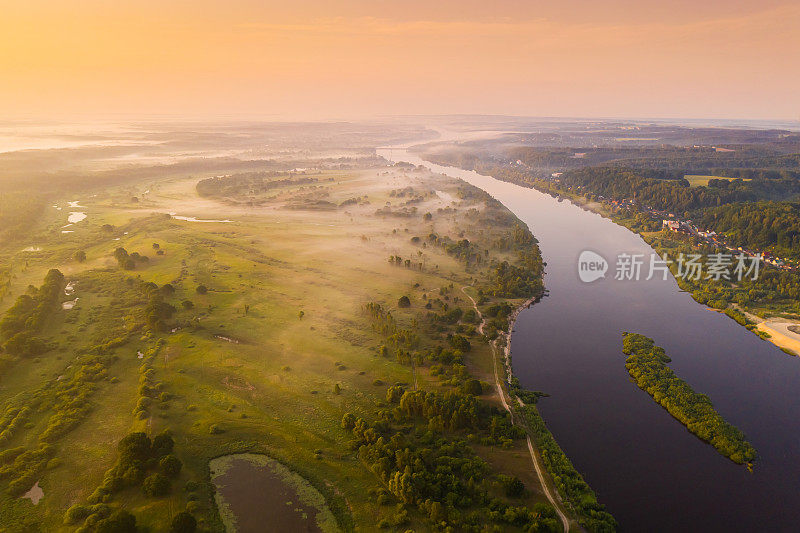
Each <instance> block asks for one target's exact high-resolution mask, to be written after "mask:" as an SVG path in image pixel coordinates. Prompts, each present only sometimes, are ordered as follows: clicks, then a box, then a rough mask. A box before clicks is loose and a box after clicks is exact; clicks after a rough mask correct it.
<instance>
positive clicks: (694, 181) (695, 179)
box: [683, 174, 750, 187]
mask: <svg viewBox="0 0 800 533" xmlns="http://www.w3.org/2000/svg"><path fill="white" fill-rule="evenodd" d="M683 179H685V180H686V181H688V182H689V185H690V186H692V187H708V181H709V180H726V181H733V180H734V179H736V178H726V177H725V176H700V175H697V174H687V175H686V176H684V177H683ZM742 181H750V180H749V179H747V178H745V179H743V180H742Z"/></svg>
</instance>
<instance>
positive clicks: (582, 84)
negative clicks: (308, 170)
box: [0, 0, 800, 120]
mask: <svg viewBox="0 0 800 533" xmlns="http://www.w3.org/2000/svg"><path fill="white" fill-rule="evenodd" d="M0 12H2V13H3V16H2V17H0V117H20V116H22V117H34V118H38V117H56V116H57V117H77V116H80V117H92V118H99V117H104V116H127V115H131V116H153V115H168V116H186V117H194V118H205V117H209V118H210V117H223V116H237V117H246V118H258V119H276V120H294V119H301V120H309V119H312V120H313V119H342V118H365V117H376V116H377V117H380V116H386V115H409V114H412V115H416V114H456V113H465V114H506V115H526V116H546V117H625V118H635V117H642V118H655V117H661V118H735V119H779V120H800V68H798V66H800V2H797V1H796V0H793V1H791V2H786V1H783V0H758V1H751V0H724V1H723V0H703V1H699V0H693V1H689V0H659V1H655V0H638V1H634V0H606V1H604V2H598V1H596V0H595V1H583V0H559V1H558V2H552V1H548V2H543V1H539V0H494V1H491V2H487V1H485V0H483V1H474V0H440V1H436V0H425V1H421V0H404V1H388V0H357V1H345V2H333V1H331V0H325V1H323V0H293V1H286V0H282V1H280V2H274V1H270V0H268V1H263V0H262V1H256V0H225V1H218V0H217V1H212V0H193V1H187V0H158V1H156V0H136V1H133V0H115V1H113V2H109V1H108V0H102V1H100V0H68V1H67V0H25V1H22V0H0Z"/></svg>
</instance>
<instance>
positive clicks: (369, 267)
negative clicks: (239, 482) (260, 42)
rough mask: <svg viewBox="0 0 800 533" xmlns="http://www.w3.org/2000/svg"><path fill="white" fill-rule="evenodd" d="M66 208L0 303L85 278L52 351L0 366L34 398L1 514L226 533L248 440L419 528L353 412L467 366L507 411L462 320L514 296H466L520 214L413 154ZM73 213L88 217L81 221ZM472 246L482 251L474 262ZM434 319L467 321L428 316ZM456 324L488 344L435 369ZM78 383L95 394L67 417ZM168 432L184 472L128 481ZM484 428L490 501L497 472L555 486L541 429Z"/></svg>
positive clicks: (28, 249) (380, 515) (327, 492)
mask: <svg viewBox="0 0 800 533" xmlns="http://www.w3.org/2000/svg"><path fill="white" fill-rule="evenodd" d="M69 200H70V201H73V202H75V201H77V203H75V204H74V205H79V206H80V208H78V207H69V206H68V205H67V204H66V199H65V201H64V202H59V203H57V204H54V206H52V207H48V208H47V209H46V210H45V211H44V214H43V215H42V217H41V218H40V220H39V221H38V223H37V225H36V227H37V231H31V232H30V236H29V237H27V236H26V239H24V240H22V241H18V244H17V247H16V249H15V250H14V251H13V252H11V253H8V254H6V255H5V257H4V260H5V261H4V264H7V265H10V271H9V274H8V281H7V283H8V284H7V286H6V287H5V288H6V292H7V294H6V295H5V297H4V298H3V300H2V301H1V302H0V306H2V309H0V310H2V311H6V310H8V309H9V308H10V307H11V306H12V304H14V302H15V297H16V296H17V295H19V294H22V293H23V292H25V291H26V289H25V287H27V286H29V285H33V286H39V285H40V284H41V283H42V279H43V278H44V276H45V274H46V273H47V272H48V270H49V269H58V270H59V271H60V272H62V273H63V275H64V280H65V281H64V282H65V283H69V284H70V287H71V288H72V289H74V292H70V294H62V295H61V296H60V300H63V301H70V302H74V307H72V308H70V309H62V308H59V309H57V310H55V311H53V312H52V313H51V315H50V316H48V317H47V320H46V322H45V324H44V325H43V326H42V329H41V330H40V331H39V332H38V333H37V335H38V336H39V337H41V338H43V339H45V340H46V342H47V343H49V344H47V346H46V347H45V348H44V349H43V351H41V352H40V353H35V354H33V355H30V356H23V357H14V356H13V355H10V354H3V355H2V357H3V359H2V361H0V363H1V364H2V367H0V376H1V377H0V387H1V388H0V407H1V408H2V409H3V412H5V411H8V410H12V411H8V412H12V414H13V412H15V411H13V409H17V408H24V407H26V406H30V407H32V408H31V409H28V410H27V411H26V414H25V417H24V419H23V420H21V421H20V424H18V425H17V427H15V428H14V431H13V432H10V433H9V436H8V439H7V441H6V442H4V449H5V450H18V452H12V453H7V452H3V454H0V463H2V464H4V465H5V466H6V467H7V468H6V469H5V472H4V474H3V473H0V485H5V484H6V483H11V484H12V485H13V487H16V489H12V490H4V492H3V496H2V500H0V509H2V511H0V517H2V521H3V523H4V524H13V525H14V526H13V527H14V528H20V529H24V528H25V527H26V526H25V524H28V525H29V526H30V527H43V528H44V529H47V530H54V529H58V528H60V527H61V528H64V529H65V530H71V529H74V528H75V527H77V526H80V525H81V523H82V522H83V516H84V515H89V516H90V518H91V516H95V517H97V518H94V519H92V520H95V521H96V520H97V519H100V518H103V516H104V515H103V513H106V515H107V513H108V512H107V511H103V509H102V508H98V507H97V506H98V505H100V506H103V505H108V506H109V507H108V508H109V509H115V508H116V507H117V506H121V507H122V508H124V509H125V510H126V511H128V512H130V513H132V514H133V515H134V516H135V517H136V520H137V524H139V525H140V526H146V527H149V528H151V530H154V531H162V530H166V529H168V526H169V523H170V521H171V520H172V518H173V517H174V516H175V515H176V514H177V513H178V512H180V511H183V510H187V511H188V512H190V513H191V514H192V515H193V516H194V517H195V518H196V519H197V520H198V523H199V526H200V528H201V529H202V530H208V531H221V530H222V523H221V521H220V517H219V514H218V512H217V509H216V507H215V505H214V502H213V497H212V494H213V489H212V486H211V485H210V478H209V467H208V463H209V461H210V460H211V459H213V458H215V457H219V456H223V455H228V454H235V453H263V454H266V455H268V456H270V457H272V458H273V459H276V460H278V461H280V462H281V463H283V464H284V465H286V466H287V467H288V468H289V469H290V470H292V471H294V472H296V473H298V474H300V475H301V476H303V477H304V478H305V479H306V480H307V481H308V482H309V483H311V484H312V485H313V486H314V487H315V488H316V489H317V490H318V491H319V492H320V493H321V494H323V495H324V496H325V499H326V502H327V505H328V506H329V508H330V510H331V511H332V513H333V514H334V516H335V517H336V519H337V521H338V523H339V526H340V527H341V528H342V529H345V530H349V529H352V528H356V529H370V528H372V527H374V526H375V524H376V523H379V522H381V521H382V520H383V521H384V522H385V523H386V524H391V523H397V524H401V525H403V527H404V528H407V527H414V524H422V523H423V522H420V520H421V518H420V517H419V515H417V514H415V512H413V510H412V508H411V507H409V509H408V510H412V512H411V513H410V514H409V513H408V510H405V509H403V510H398V509H399V508H396V504H397V505H400V506H401V507H404V506H403V504H402V502H396V501H395V503H391V501H392V500H393V499H394V498H393V497H392V496H391V495H389V496H383V497H381V498H377V496H379V495H380V494H383V493H384V492H385V491H384V488H383V487H382V485H381V483H380V482H379V479H378V478H376V475H375V474H374V473H373V472H371V471H370V469H369V468H367V467H366V466H365V464H364V463H363V462H362V461H361V460H359V458H358V456H357V455H356V454H354V453H353V449H352V448H351V447H350V444H349V442H350V440H351V437H350V436H349V435H348V431H347V430H346V429H344V428H343V427H342V417H343V415H345V414H346V413H350V414H351V415H354V416H356V417H363V418H364V419H365V420H372V419H374V417H375V413H376V411H377V410H378V409H381V408H385V407H386V401H387V387H390V386H393V385H399V386H400V387H402V388H404V389H412V390H431V391H439V390H445V391H446V390H448V389H453V388H455V389H459V388H463V387H464V386H465V383H467V381H469V379H470V376H474V377H475V378H477V380H474V379H473V381H475V382H476V383H479V382H480V381H482V382H483V385H482V387H479V388H478V392H477V394H478V396H481V397H483V398H485V399H486V400H487V401H488V402H489V404H490V405H495V406H498V405H499V402H498V399H497V397H496V395H495V393H496V391H495V389H494V388H493V387H492V386H490V385H489V384H490V383H491V382H493V380H494V377H493V370H492V368H493V366H492V365H493V363H492V352H491V350H490V348H489V345H488V344H487V343H486V341H485V340H483V337H482V336H481V335H479V334H478V333H477V332H476V329H475V324H474V320H475V318H474V314H473V318H470V320H472V321H473V322H472V324H470V321H469V320H465V319H459V317H463V316H465V315H466V314H467V313H468V312H469V313H474V311H473V310H472V303H471V302H470V300H469V299H468V298H466V297H465V294H464V292H463V291H462V288H464V287H469V292H470V293H471V294H473V295H475V296H478V295H479V294H480V296H479V297H480V298H482V300H481V304H482V305H489V304H491V303H492V301H505V300H503V299H499V300H498V299H494V300H493V299H492V298H490V297H489V294H488V293H487V294H486V295H485V296H484V295H483V290H481V291H480V293H478V292H476V291H475V289H473V288H472V287H471V286H473V285H475V286H476V287H479V286H485V284H486V279H487V275H488V272H490V271H491V269H492V266H491V265H496V264H497V262H498V261H512V262H513V261H515V260H516V252H514V249H513V247H510V246H509V244H508V239H509V237H508V234H509V232H510V231H511V229H513V225H514V224H515V223H516V219H515V218H514V217H513V216H512V215H510V213H508V212H507V211H506V210H505V208H503V207H502V206H499V205H496V204H495V203H493V201H491V200H490V199H488V197H486V196H485V195H484V193H482V192H480V191H478V190H477V189H473V188H472V187H470V186H467V185H466V184H464V183H460V182H457V181H455V180H452V179H449V178H445V177H442V176H434V175H431V174H430V173H429V172H427V171H424V170H421V169H415V168H412V167H403V166H395V167H386V166H379V167H375V168H362V169H357V170H347V171H338V170H308V171H305V170H304V171H298V172H273V173H266V174H264V173H260V174H259V173H252V174H243V175H234V177H232V178H231V177H227V178H211V179H204V180H201V179H199V178H185V177H182V178H176V179H168V180H159V181H153V182H144V183H143V184H141V185H137V186H135V187H132V186H113V187H108V188H106V189H102V190H99V191H98V192H96V193H93V194H92V195H90V196H88V197H87V196H82V197H79V198H69ZM59 207H61V209H58V208H59ZM70 211H80V212H82V213H85V214H86V219H85V220H82V221H80V222H78V223H75V224H73V225H71V226H68V227H67V228H64V226H65V225H66V224H67V222H65V218H66V217H67V214H68V212H70ZM170 213H171V214H172V215H173V216H171V215H170ZM174 217H178V218H174ZM489 222H491V223H489ZM65 229H66V230H67V231H69V233H62V232H63V231H65ZM465 239H469V240H468V241H464V240H465ZM464 242H467V243H468V245H469V246H472V247H473V248H474V250H473V251H472V252H469V253H468V255H466V256H464V255H463V253H464V252H463V250H462V248H463V247H464V246H467V245H464V244H463V243H464ZM469 243H472V244H469ZM120 249H123V251H122V252H120ZM484 249H485V253H484V252H483V251H482V250H484ZM475 250H477V251H478V252H480V253H476V252H475ZM490 250H491V252H490ZM76 252H82V254H80V253H76ZM459 254H462V255H459ZM84 255H85V257H84ZM464 257H466V261H465V260H464ZM29 292H30V291H29ZM145 295H149V296H145ZM401 297H405V302H403V300H402V299H401ZM75 298H77V300H75ZM506 300H507V299H506ZM519 301H521V298H516V299H514V298H511V300H510V302H511V303H512V304H514V303H515V302H519ZM368 304H370V305H373V304H379V305H380V306H382V309H383V310H385V311H386V312H389V313H391V316H392V320H393V321H394V323H395V324H396V325H395V326H393V327H396V328H401V327H402V328H410V330H413V331H418V332H419V337H420V338H419V339H418V340H417V341H415V343H416V344H415V346H417V350H418V351H417V352H414V353H417V354H418V355H416V356H415V357H416V359H417V360H416V363H415V362H414V361H413V360H411V358H412V357H413V356H412V355H411V354H410V352H409V355H404V352H402V351H400V352H397V356H396V357H395V355H394V354H392V353H387V350H386V345H387V339H386V336H385V335H384V334H383V333H382V332H381V330H380V329H379V328H378V327H377V326H376V323H375V321H374V318H373V317H370V315H369V313H367V312H365V306H367V305H368ZM162 311H163V315H164V316H161V315H160V313H162ZM437 311H438V312H444V311H447V312H448V313H449V314H448V315H447V316H452V317H455V319H454V320H455V321H454V322H450V323H451V324H454V325H453V326H442V325H438V326H437V325H435V324H434V326H432V327H426V328H421V327H419V325H418V321H420V320H423V318H424V317H425V316H426V314H428V316H430V313H434V314H435V313H436V312H437ZM456 311H457V312H456ZM155 315H158V316H155ZM436 316H439V315H436ZM498 316H499V315H498ZM448 320H449V319H448ZM153 321H155V322H156V323H157V324H160V329H159V328H158V327H151V326H152V322H153ZM498 327H499V326H498ZM454 336H455V337H458V338H462V339H465V340H464V341H459V342H463V343H466V346H467V347H468V348H471V349H470V350H469V351H468V352H465V353H464V356H463V363H464V365H466V366H464V367H462V366H461V365H460V363H459V364H454V365H453V366H452V368H451V366H450V363H447V364H444V365H443V364H441V363H435V361H434V362H431V361H428V360H427V359H425V360H423V355H421V353H422V352H420V351H419V350H423V349H424V350H430V349H433V348H436V347H437V346H439V348H438V352H436V350H434V351H433V352H426V353H432V354H435V353H439V352H441V351H442V348H441V346H443V345H444V346H448V342H449V341H448V339H452V338H454ZM452 342H453V343H454V345H455V341H452ZM457 353H460V352H457ZM425 357H428V356H425ZM437 357H438V356H437ZM448 357H451V356H448ZM459 357H460V356H459ZM409 363H410V364H409ZM91 365H94V366H93V367H91V368H95V370H96V374H94V375H93V377H92V378H91V379H88V378H86V377H85V372H86V368H87V367H90V366H91ZM459 368H463V370H459ZM478 380H479V381H478ZM65 383H68V386H69V388H68V389H67V388H65V387H67V385H64V384H65ZM59 387H62V388H64V390H61V389H59ZM481 389H482V390H481ZM67 392H68V393H70V394H76V393H77V394H79V397H80V398H81V399H82V405H81V406H78V405H72V404H70V405H65V406H64V407H63V409H61V410H58V406H59V405H60V404H59V401H61V399H63V398H64V397H65V396H64V395H65V394H66V393H67ZM54 409H55V410H54ZM57 416H64V417H69V420H70V424H69V425H68V426H67V427H65V428H64V431H62V432H59V433H58V434H57V436H56V437H54V438H51V439H47V444H46V445H47V449H46V450H45V451H42V454H44V455H43V457H44V460H39V461H38V462H37V461H35V460H29V457H28V455H25V453H24V452H23V450H40V451H41V450H44V449H43V448H42V446H44V444H42V443H43V442H44V441H43V434H44V432H46V431H47V428H48V427H49V425H52V424H53V423H54V417H57ZM409 427H410V426H409ZM165 430H167V431H168V433H169V435H171V439H172V440H173V441H174V448H172V446H171V449H174V451H173V452H172V453H171V454H170V455H174V456H176V457H177V458H178V459H179V460H180V462H182V465H183V466H182V469H179V473H178V474H176V475H175V476H174V479H172V480H171V481H170V484H169V486H168V491H167V493H165V494H164V495H163V496H161V497H153V496H152V495H148V494H146V493H147V489H145V494H143V493H142V491H141V490H139V489H138V488H137V485H136V483H138V482H136V481H134V482H132V483H131V484H128V485H124V484H123V486H122V487H120V488H114V487H115V483H116V484H117V485H119V484H121V482H119V483H117V482H115V481H113V479H111V478H109V475H111V474H109V473H108V472H110V471H119V463H118V461H120V460H121V459H119V458H118V455H117V452H116V448H117V443H118V442H119V441H120V440H121V439H123V437H125V435H128V434H131V433H135V432H144V433H146V434H147V435H149V436H151V437H155V436H157V435H160V434H161V433H162V432H163V431H165ZM470 438H473V437H470ZM474 439H475V442H474V445H473V450H474V452H471V453H476V454H477V455H476V458H482V459H477V460H485V461H487V462H488V465H491V469H492V471H493V472H494V474H493V475H492V476H490V477H489V478H487V483H488V485H487V487H489V489H488V490H489V491H490V492H496V491H499V492H498V494H500V493H502V489H501V488H500V487H501V486H502V483H503V481H502V479H504V478H502V475H505V476H507V477H508V478H509V479H510V478H511V477H512V476H517V477H518V478H519V479H520V480H521V481H522V485H524V486H525V487H526V490H525V492H524V494H525V495H524V497H521V498H520V497H518V498H517V500H518V501H517V505H532V504H533V503H534V502H537V501H542V500H543V499H544V498H543V496H542V495H541V493H540V489H539V487H538V480H537V479H536V476H535V473H534V472H533V470H532V468H531V464H530V457H529V455H528V452H527V449H526V448H525V447H524V440H523V441H519V440H516V441H513V442H512V441H510V440H509V441H508V442H506V443H505V444H504V445H503V446H497V445H494V444H492V442H494V441H492V440H491V439H488V440H487V439H485V438H484V441H485V442H481V441H480V439H478V438H477V437H474ZM153 442H154V443H155V441H153ZM498 442H500V441H498ZM504 442H505V441H504ZM154 445H155V444H154ZM37 447H38V448H37ZM20 454H21V455H20ZM37 457H38V456H37ZM34 459H35V458H34ZM148 464H152V460H151V463H147V462H145V463H144V465H145V466H144V467H143V468H144V470H145V472H144V474H143V475H145V474H150V473H151V472H153V470H151V469H150V468H151V467H149V466H147V465H148ZM155 468H156V469H158V467H155ZM110 469H111V470H110ZM115 469H116V470H115ZM20 472H22V474H20ZM495 475H501V477H500V478H498V477H494V476H495ZM152 476H155V474H152V475H151V477H152ZM112 477H113V476H112ZM110 479H111V480H110ZM122 479H124V475H123V478H122ZM147 479H150V478H147ZM34 481H38V482H39V486H40V487H41V488H42V489H43V491H44V497H43V498H42V499H41V501H40V502H39V503H38V504H37V505H36V506H34V505H33V504H32V502H31V501H30V500H29V499H24V498H20V495H21V494H20V491H21V489H22V488H25V489H27V488H30V487H27V485H28V484H30V485H33V482H34ZM139 482H140V481H139ZM145 483H147V480H145ZM522 485H521V486H522ZM491 487H496V488H491ZM520 494H522V493H520ZM106 502H107V504H106ZM378 502H379V503H378ZM387 505H388V506H387ZM73 506H75V507H73ZM92 506H94V507H92ZM70 508H72V509H70ZM68 509H70V513H67V518H66V520H65V513H66V512H67V510H68ZM98 509H99V510H98ZM92 513H97V514H94V515H93V514H92ZM397 513H400V514H397ZM397 516H401V517H402V518H397ZM88 520H89V519H88V518H87V522H86V524H88V523H89V522H88ZM86 524H85V525H84V527H89V529H90V530H91V527H90V526H87V525H86ZM398 527H399V526H398ZM509 527H511V525H509Z"/></svg>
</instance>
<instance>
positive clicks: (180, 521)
mask: <svg viewBox="0 0 800 533" xmlns="http://www.w3.org/2000/svg"><path fill="white" fill-rule="evenodd" d="M196 530H197V520H195V519H194V517H193V516H192V515H190V514H189V513H187V512H186V511H181V512H180V513H178V514H176V515H175V518H173V519H172V524H171V525H170V527H169V531H170V533H194V532H195V531H196Z"/></svg>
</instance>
